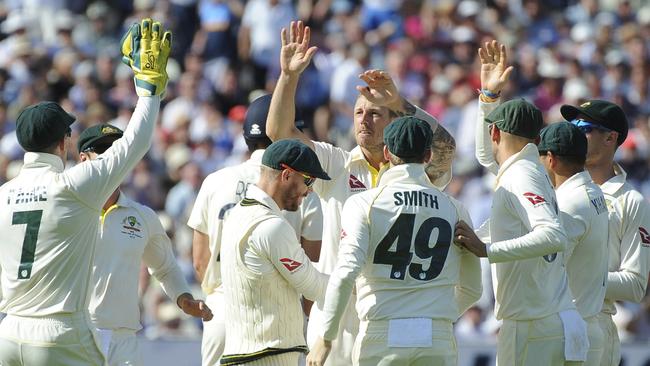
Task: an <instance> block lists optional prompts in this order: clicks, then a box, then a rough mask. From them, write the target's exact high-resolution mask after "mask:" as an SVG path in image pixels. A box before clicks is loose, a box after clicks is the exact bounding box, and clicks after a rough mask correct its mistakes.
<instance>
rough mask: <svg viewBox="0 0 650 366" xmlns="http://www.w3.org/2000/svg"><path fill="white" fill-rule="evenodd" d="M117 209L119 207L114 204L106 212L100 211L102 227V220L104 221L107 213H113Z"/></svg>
mask: <svg viewBox="0 0 650 366" xmlns="http://www.w3.org/2000/svg"><path fill="white" fill-rule="evenodd" d="M118 207H119V206H118V205H117V203H114V204H113V205H112V206H111V207H109V208H108V210H106V211H104V210H102V226H104V220H106V215H108V213H109V212H111V211H113V210H114V209H116V208H118Z"/></svg>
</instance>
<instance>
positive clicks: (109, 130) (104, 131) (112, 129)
mask: <svg viewBox="0 0 650 366" xmlns="http://www.w3.org/2000/svg"><path fill="white" fill-rule="evenodd" d="M110 133H120V131H119V130H118V129H117V128H115V127H110V126H106V127H103V128H102V135H107V134H110Z"/></svg>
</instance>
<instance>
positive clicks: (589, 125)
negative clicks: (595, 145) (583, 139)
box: [571, 118, 612, 134]
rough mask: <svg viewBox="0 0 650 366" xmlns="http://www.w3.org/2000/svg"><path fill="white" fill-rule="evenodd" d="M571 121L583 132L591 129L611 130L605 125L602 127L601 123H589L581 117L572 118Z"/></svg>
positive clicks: (588, 131)
mask: <svg viewBox="0 0 650 366" xmlns="http://www.w3.org/2000/svg"><path fill="white" fill-rule="evenodd" d="M571 123H572V124H573V125H575V126H576V127H578V128H579V129H580V131H582V132H583V133H585V134H587V133H590V132H592V131H593V130H600V131H603V132H612V130H610V129H609V128H607V127H603V126H601V125H598V124H595V123H591V122H589V121H585V120H584V119H582V118H578V119H574V120H573V121H571Z"/></svg>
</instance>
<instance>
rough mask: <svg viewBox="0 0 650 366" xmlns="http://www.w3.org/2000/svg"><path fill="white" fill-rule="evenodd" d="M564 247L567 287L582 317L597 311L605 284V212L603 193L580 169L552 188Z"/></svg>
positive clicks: (606, 216) (606, 222) (585, 172)
mask: <svg viewBox="0 0 650 366" xmlns="http://www.w3.org/2000/svg"><path fill="white" fill-rule="evenodd" d="M555 193H556V194H557V200H558V206H559V208H560V218H561V220H562V226H563V227H564V230H565V232H566V235H567V237H568V238H569V246H568V248H567V250H566V256H567V257H568V263H567V265H566V270H567V274H568V276H569V288H570V289H571V293H572V294H573V302H574V304H575V305H576V308H577V309H578V312H580V315H582V317H583V318H589V317H592V316H594V315H596V314H598V313H599V312H600V309H601V308H602V305H601V304H602V302H603V299H604V298H605V289H606V284H607V258H608V248H607V235H608V232H609V227H608V214H607V205H606V204H605V197H604V196H603V192H602V191H601V190H600V188H599V187H598V185H596V184H595V183H594V182H593V181H592V179H591V175H589V172H587V171H582V172H580V173H576V174H575V175H573V176H572V177H571V178H569V179H567V180H566V181H564V183H562V184H561V185H560V186H559V187H557V189H556V190H555Z"/></svg>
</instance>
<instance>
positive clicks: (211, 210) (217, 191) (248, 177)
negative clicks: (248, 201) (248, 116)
mask: <svg viewBox="0 0 650 366" xmlns="http://www.w3.org/2000/svg"><path fill="white" fill-rule="evenodd" d="M262 155H264V150H255V151H254V152H253V153H252V154H251V157H250V159H248V160H247V161H246V162H244V163H242V164H240V165H237V166H233V167H227V168H224V169H221V170H218V171H216V172H214V173H212V174H210V175H208V176H207V177H206V178H205V180H204V181H203V184H202V185H201V189H200V190H199V194H198V196H197V197H196V201H195V203H194V208H193V209H192V213H191V215H190V218H189V220H188V222H187V224H188V225H189V226H190V227H191V228H192V229H194V230H197V231H199V232H202V233H204V234H206V235H208V238H209V246H210V253H212V256H211V258H210V262H209V263H208V267H207V268H206V271H205V276H204V278H203V282H202V283H201V287H202V288H203V291H204V293H205V294H211V293H212V292H213V291H214V290H215V289H216V288H217V287H219V285H220V284H221V270H220V256H219V252H220V248H221V230H222V225H223V219H224V217H225V216H226V214H227V213H228V211H229V210H230V209H231V208H232V207H234V206H235V205H236V204H237V203H238V202H239V201H240V200H241V199H242V198H243V197H244V195H245V193H246V190H247V188H248V186H249V185H252V184H255V183H257V181H258V180H259V177H260V166H261V165H262ZM282 215H283V216H284V217H285V218H286V219H287V221H289V223H290V224H291V226H292V227H293V229H294V231H295V233H296V237H297V238H298V239H300V238H301V237H302V238H305V239H306V240H315V241H317V240H321V237H322V233H323V213H322V210H321V203H320V200H319V198H318V196H316V194H314V193H313V192H311V193H310V194H309V195H307V197H305V198H304V199H303V202H302V204H301V205H300V209H299V210H298V211H295V212H291V211H282ZM215 253H216V254H215Z"/></svg>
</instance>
